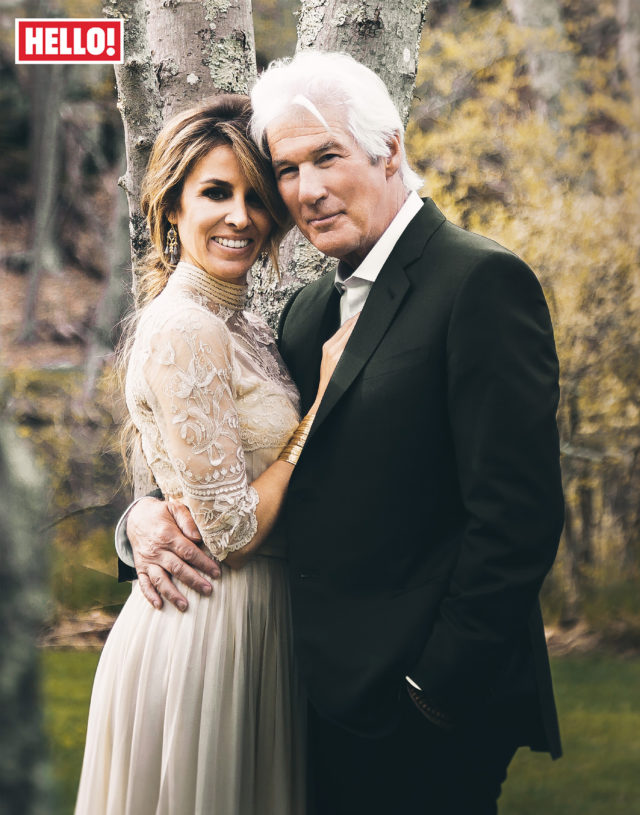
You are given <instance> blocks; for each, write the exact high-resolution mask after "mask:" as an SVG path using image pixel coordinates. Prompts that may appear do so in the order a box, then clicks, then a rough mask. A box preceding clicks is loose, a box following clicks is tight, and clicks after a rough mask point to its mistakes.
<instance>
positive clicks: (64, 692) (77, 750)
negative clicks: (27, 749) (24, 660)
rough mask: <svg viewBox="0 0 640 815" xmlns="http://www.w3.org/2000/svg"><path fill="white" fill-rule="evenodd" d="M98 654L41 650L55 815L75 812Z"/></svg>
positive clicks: (53, 814)
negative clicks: (55, 805) (74, 807)
mask: <svg viewBox="0 0 640 815" xmlns="http://www.w3.org/2000/svg"><path fill="white" fill-rule="evenodd" d="M98 657H99V654H97V653H95V652H93V651H43V653H42V669H43V691H44V703H45V725H46V729H47V733H48V736H49V747H50V755H51V762H52V765H53V774H54V778H55V783H56V788H55V794H56V800H57V807H56V809H55V812H54V813H52V815H71V813H72V812H73V806H74V804H75V798H76V790H77V787H78V780H79V778H80V768H81V766H82V755H83V753H84V739H85V734H86V729H87V713H88V711H89V700H90V698H91V685H92V683H93V675H94V673H95V670H96V665H97V664H98Z"/></svg>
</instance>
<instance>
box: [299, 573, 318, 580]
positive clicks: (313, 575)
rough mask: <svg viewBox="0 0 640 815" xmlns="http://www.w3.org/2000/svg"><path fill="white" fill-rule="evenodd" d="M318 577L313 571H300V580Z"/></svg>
mask: <svg viewBox="0 0 640 815" xmlns="http://www.w3.org/2000/svg"><path fill="white" fill-rule="evenodd" d="M314 577H316V575H315V574H313V573H312V572H298V580H311V579H312V578H314Z"/></svg>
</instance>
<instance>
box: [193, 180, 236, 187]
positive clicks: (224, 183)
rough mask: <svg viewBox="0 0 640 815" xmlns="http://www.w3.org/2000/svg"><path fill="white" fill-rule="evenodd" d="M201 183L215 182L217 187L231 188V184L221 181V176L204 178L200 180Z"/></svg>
mask: <svg viewBox="0 0 640 815" xmlns="http://www.w3.org/2000/svg"><path fill="white" fill-rule="evenodd" d="M200 184H201V185H203V186H204V185H205V184H215V185H216V186H218V187H229V188H231V186H232V185H231V184H230V183H229V182H228V181H223V179H221V178H205V179H203V180H202V181H201V182H200Z"/></svg>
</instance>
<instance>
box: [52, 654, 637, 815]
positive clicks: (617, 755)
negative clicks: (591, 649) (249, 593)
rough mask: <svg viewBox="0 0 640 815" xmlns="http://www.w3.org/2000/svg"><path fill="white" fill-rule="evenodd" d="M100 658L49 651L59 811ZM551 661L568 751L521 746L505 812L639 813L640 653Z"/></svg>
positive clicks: (74, 774)
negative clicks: (560, 754) (553, 755)
mask: <svg viewBox="0 0 640 815" xmlns="http://www.w3.org/2000/svg"><path fill="white" fill-rule="evenodd" d="M97 662H98V655H97V654H96V653H93V652H86V651H47V652H44V653H43V669H44V692H45V703H46V722H47V729H48V733H49V739H50V744H51V755H52V761H53V769H54V774H55V777H56V779H57V784H58V799H59V800H58V808H57V810H56V812H55V815H71V813H72V812H73V803H74V799H75V790H76V787H77V784H78V777H79V774H80V766H81V763H82V751H83V746H84V733H85V727H86V718H87V710H88V707H89V697H90V693H91V682H92V679H93V674H94V671H95V667H96V664H97ZM552 667H553V674H554V680H555V686H556V695H557V701H558V709H559V713H560V724H561V729H562V736H563V742H564V752H565V755H564V758H562V759H561V760H560V761H555V762H552V761H551V760H550V759H549V757H548V756H547V755H541V754H537V753H532V752H531V751H529V750H525V749H522V750H520V751H519V753H518V754H517V756H516V758H515V759H514V761H513V763H512V765H511V768H510V771H509V779H508V781H507V783H506V785H505V788H504V793H503V795H502V798H501V806H500V815H640V658H634V659H624V658H621V657H611V656H586V657H585V656H583V657H563V658H561V659H554V660H553V663H552ZM52 815H54V814H53V813H52ZM390 815H394V814H393V813H390Z"/></svg>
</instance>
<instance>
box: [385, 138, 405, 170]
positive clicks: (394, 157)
mask: <svg viewBox="0 0 640 815" xmlns="http://www.w3.org/2000/svg"><path fill="white" fill-rule="evenodd" d="M387 144H388V145H389V155H388V156H386V157H385V159H384V163H385V171H386V175H387V178H391V176H393V175H395V174H396V173H397V172H398V170H399V169H400V165H401V164H402V147H401V144H400V136H399V135H398V134H397V133H394V134H393V135H392V136H391V137H390V138H389V139H388V141H387Z"/></svg>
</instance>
